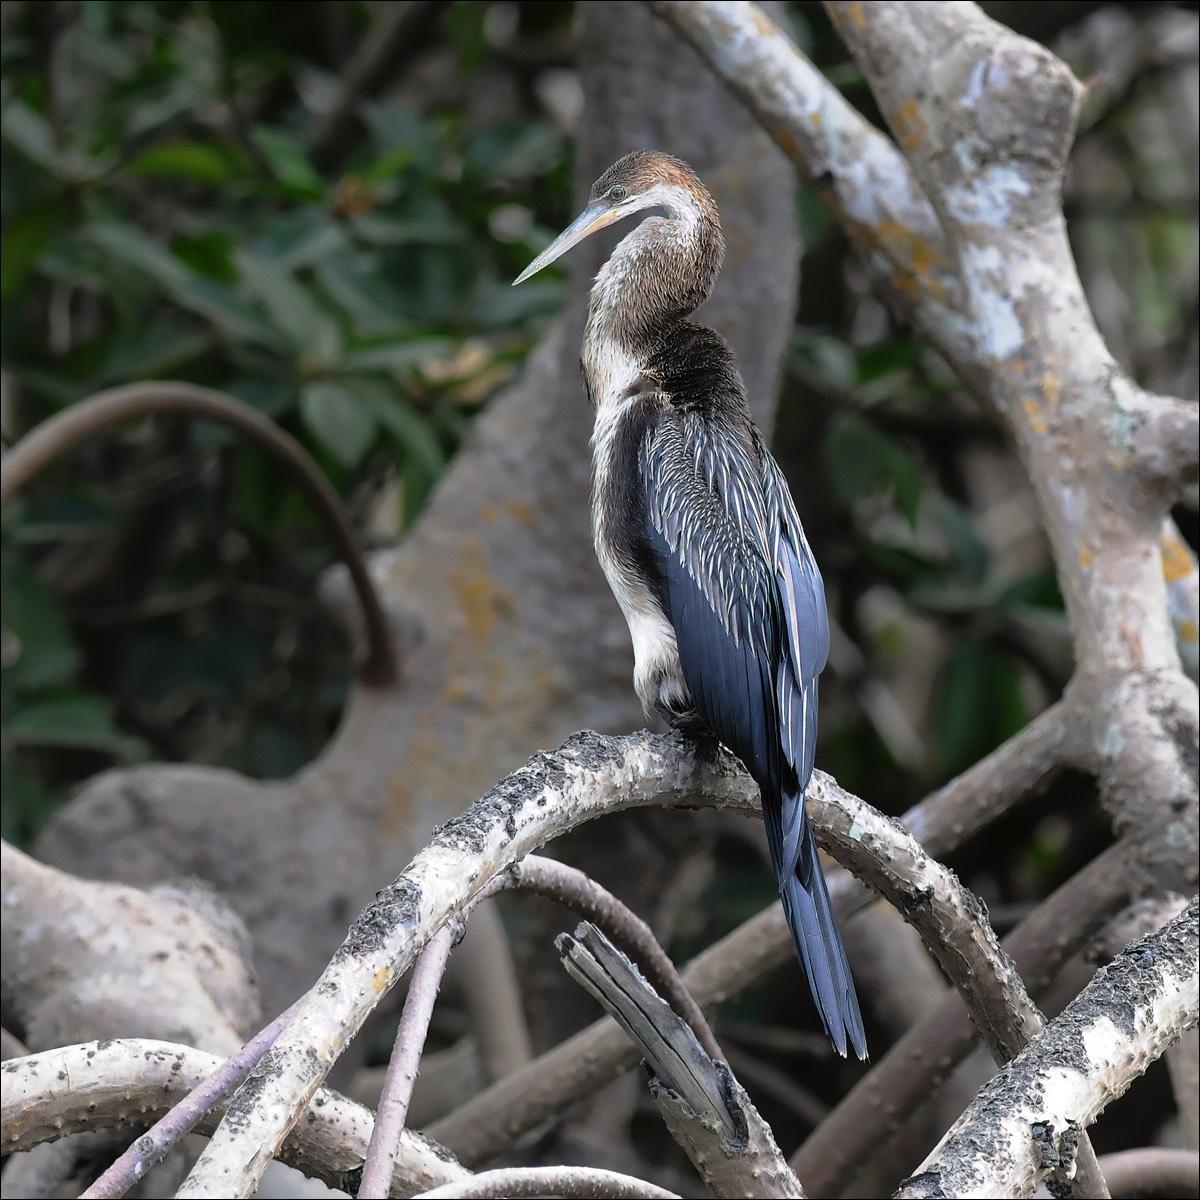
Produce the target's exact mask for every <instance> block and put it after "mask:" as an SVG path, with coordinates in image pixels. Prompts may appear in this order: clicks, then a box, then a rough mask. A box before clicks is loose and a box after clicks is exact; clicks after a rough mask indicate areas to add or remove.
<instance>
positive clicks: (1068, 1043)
mask: <svg viewBox="0 0 1200 1200" xmlns="http://www.w3.org/2000/svg"><path fill="white" fill-rule="evenodd" d="M1197 904H1198V898H1197V897H1193V898H1192V900H1191V903H1189V904H1188V906H1187V908H1186V909H1185V910H1184V911H1183V912H1182V913H1180V914H1179V915H1178V916H1177V917H1174V918H1173V919H1172V920H1170V921H1168V922H1167V924H1166V925H1164V926H1163V927H1162V929H1160V930H1158V931H1157V932H1155V933H1152V934H1148V935H1147V936H1146V937H1143V938H1139V939H1138V940H1137V941H1135V942H1132V943H1131V944H1130V945H1129V946H1128V947H1127V948H1126V949H1125V950H1124V951H1123V952H1122V953H1121V954H1119V955H1118V956H1117V957H1116V958H1115V959H1114V960H1113V961H1112V962H1111V963H1110V964H1109V965H1108V966H1107V967H1105V968H1104V969H1103V970H1102V971H1098V972H1097V973H1096V975H1095V977H1094V978H1093V980H1092V982H1091V983H1089V984H1088V986H1087V987H1086V988H1084V990H1083V991H1082V992H1081V993H1080V994H1079V996H1077V997H1076V998H1075V999H1074V1000H1073V1001H1072V1002H1071V1003H1070V1004H1069V1005H1068V1006H1067V1008H1066V1009H1065V1010H1064V1011H1063V1012H1062V1014H1061V1015H1060V1016H1058V1017H1056V1018H1055V1019H1054V1020H1053V1021H1052V1022H1051V1023H1050V1024H1049V1025H1048V1026H1047V1027H1046V1029H1045V1031H1044V1032H1043V1033H1042V1034H1041V1036H1040V1037H1038V1038H1037V1040H1036V1041H1034V1042H1033V1043H1031V1044H1030V1045H1029V1046H1028V1047H1027V1048H1026V1049H1025V1050H1023V1051H1022V1052H1021V1054H1019V1055H1018V1056H1017V1057H1016V1058H1015V1059H1014V1060H1013V1061H1012V1062H1011V1063H1009V1064H1008V1065H1007V1066H1005V1067H1004V1068H1003V1069H1002V1070H1001V1071H1000V1073H999V1074H998V1075H997V1076H996V1077H995V1078H994V1079H991V1080H989V1081H988V1083H987V1084H985V1085H984V1087H983V1090H982V1091H981V1092H980V1093H979V1096H978V1097H977V1098H976V1100H975V1101H974V1103H972V1104H971V1106H970V1107H969V1108H968V1109H967V1111H966V1112H965V1113H963V1115H962V1116H961V1117H959V1119H958V1120H957V1121H956V1122H955V1123H954V1125H953V1126H952V1127H951V1129H950V1131H949V1132H948V1133H947V1134H946V1136H945V1137H944V1138H943V1139H942V1140H941V1142H940V1143H939V1144H938V1146H937V1147H936V1148H935V1149H934V1151H933V1153H932V1154H930V1156H929V1157H928V1158H927V1159H926V1160H925V1162H924V1163H922V1164H921V1166H920V1167H919V1168H918V1170H917V1172H916V1173H915V1174H914V1175H913V1177H912V1178H911V1179H909V1180H908V1181H907V1182H906V1183H905V1185H904V1186H903V1187H901V1188H900V1190H899V1191H898V1192H896V1193H895V1195H896V1197H897V1200H917V1198H918V1197H925V1196H929V1195H931V1194H937V1195H943V1196H961V1197H968V1196H994V1197H1004V1196H1012V1197H1016V1196H1028V1195H1030V1194H1031V1192H1032V1189H1033V1188H1034V1187H1035V1186H1036V1185H1037V1184H1038V1183H1039V1182H1040V1181H1041V1180H1042V1179H1043V1178H1045V1177H1046V1175H1048V1174H1049V1173H1050V1172H1051V1171H1053V1170H1055V1169H1057V1168H1059V1167H1068V1168H1069V1166H1070V1164H1071V1161H1072V1160H1073V1158H1074V1155H1075V1147H1076V1145H1077V1142H1078V1138H1079V1135H1080V1133H1081V1132H1082V1131H1083V1130H1085V1129H1086V1128H1087V1127H1088V1125H1090V1124H1091V1123H1092V1122H1093V1121H1094V1120H1095V1119H1096V1117H1097V1116H1099V1115H1100V1113H1101V1112H1103V1111H1104V1109H1105V1107H1106V1106H1107V1105H1109V1104H1110V1103H1112V1101H1113V1100H1115V1099H1117V1097H1119V1096H1120V1095H1122V1094H1123V1093H1124V1092H1125V1090H1126V1088H1128V1087H1129V1085H1130V1084H1131V1083H1132V1082H1133V1081H1134V1080H1135V1079H1137V1078H1138V1077H1139V1076H1140V1075H1142V1074H1143V1073H1144V1072H1145V1070H1146V1065H1147V1063H1149V1062H1152V1061H1153V1060H1154V1059H1156V1058H1158V1057H1159V1055H1161V1054H1162V1053H1163V1051H1164V1050H1166V1049H1167V1047H1168V1046H1170V1045H1171V1043H1172V1042H1174V1041H1175V1039H1176V1038H1178V1037H1179V1035H1180V1034H1181V1033H1182V1032H1183V1031H1184V1030H1185V1029H1189V1028H1191V1027H1192V1026H1194V1025H1195V1024H1196V1022H1197V1020H1198V1019H1200V980H1198V978H1197V975H1196V953H1197V949H1198V946H1200V928H1198V925H1197V912H1198V909H1197ZM931 1186H933V1187H936V1188H937V1192H936V1193H931V1192H930V1190H929V1189H930V1187H931Z"/></svg>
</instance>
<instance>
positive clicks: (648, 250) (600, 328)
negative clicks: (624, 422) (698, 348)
mask: <svg viewBox="0 0 1200 1200" xmlns="http://www.w3.org/2000/svg"><path fill="white" fill-rule="evenodd" d="M643 199H644V204H642V205H641V207H644V208H657V209H660V210H661V211H662V212H664V213H665V214H666V215H665V216H661V217H660V216H650V217H647V218H645V219H644V220H643V221H642V222H641V223H640V224H639V225H638V227H637V228H636V229H634V230H633V232H632V233H630V234H628V235H627V236H626V237H624V238H623V239H622V240H621V242H620V243H619V244H618V245H617V248H616V249H615V250H614V251H613V253H612V255H611V257H610V258H609V259H608V261H607V262H606V263H605V264H604V266H603V267H601V268H600V271H599V273H598V274H597V276H596V281H595V283H594V284H593V285H592V291H591V298H590V301H589V304H588V319H587V325H586V327H585V329H584V335H583V352H582V364H583V372H584V376H585V378H586V380H587V385H588V394H589V395H590V396H591V399H592V402H593V403H594V404H595V405H596V406H597V407H598V408H603V407H605V406H606V405H607V404H611V403H613V402H615V401H618V400H619V399H620V397H621V396H622V395H623V394H624V392H625V391H626V390H627V389H628V388H629V387H630V386H632V385H633V383H634V381H635V380H636V378H637V376H638V374H640V372H641V368H642V367H643V366H644V365H645V364H646V362H647V361H648V360H649V359H650V357H651V356H652V354H653V353H654V352H655V351H656V350H657V349H658V348H659V346H660V345H661V343H662V339H663V337H664V336H665V335H666V334H667V333H668V332H669V330H670V328H671V327H672V326H673V325H676V324H677V323H678V322H680V321H682V320H684V319H685V318H686V317H687V316H688V315H689V314H690V313H692V312H693V311H694V310H695V309H696V308H698V307H699V306H700V305H701V304H702V303H703V302H704V301H705V300H706V299H708V296H709V294H710V293H711V291H712V287H713V283H714V282H715V280H716V277H717V272H718V271H719V270H720V268H721V260H722V259H723V258H724V255H725V240H724V238H723V237H722V235H721V224H720V220H719V218H718V216H717V209H716V205H715V204H714V203H713V201H712V199H711V197H710V196H709V195H708V193H707V192H705V191H704V189H703V188H702V187H701V188H698V189H693V188H689V187H685V186H683V185H682V184H675V183H670V184H662V183H660V184H656V185H655V186H654V187H653V188H651V189H650V190H649V191H648V192H646V193H645V196H644V197H643ZM598 415H599V414H598Z"/></svg>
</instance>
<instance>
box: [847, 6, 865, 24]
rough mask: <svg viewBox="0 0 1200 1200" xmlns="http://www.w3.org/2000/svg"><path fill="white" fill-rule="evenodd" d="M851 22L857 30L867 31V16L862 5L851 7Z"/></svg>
mask: <svg viewBox="0 0 1200 1200" xmlns="http://www.w3.org/2000/svg"><path fill="white" fill-rule="evenodd" d="M850 21H851V23H852V24H853V26H854V28H855V29H866V27H867V14H866V13H865V12H864V11H863V6H862V5H861V4H852V5H850Z"/></svg>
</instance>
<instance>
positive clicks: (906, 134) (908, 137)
mask: <svg viewBox="0 0 1200 1200" xmlns="http://www.w3.org/2000/svg"><path fill="white" fill-rule="evenodd" d="M895 126H896V138H897V140H898V141H899V142H900V145H901V146H903V147H904V149H905V150H916V149H917V147H918V146H920V145H921V144H922V143H923V142H924V141H925V122H924V121H922V120H921V113H920V111H919V110H918V108H917V102H916V101H915V100H909V101H908V103H907V104H904V105H902V106H901V108H900V111H899V112H898V113H896V117H895Z"/></svg>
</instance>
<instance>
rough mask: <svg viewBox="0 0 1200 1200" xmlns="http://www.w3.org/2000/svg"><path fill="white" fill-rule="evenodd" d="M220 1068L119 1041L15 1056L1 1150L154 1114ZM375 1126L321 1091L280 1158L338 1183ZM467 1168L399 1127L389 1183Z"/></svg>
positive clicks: (150, 1044) (426, 1183)
mask: <svg viewBox="0 0 1200 1200" xmlns="http://www.w3.org/2000/svg"><path fill="white" fill-rule="evenodd" d="M220 1065H221V1059H220V1058H218V1057H216V1056H215V1055H212V1054H206V1053H205V1052H204V1051H202V1050H194V1049H192V1048H191V1047H190V1046H180V1045H177V1044H174V1043H171V1042H159V1041H147V1040H143V1039H126V1038H122V1039H113V1040H108V1041H105V1042H89V1043H84V1044H82V1045H78V1046H66V1047H63V1048H61V1049H58V1050H47V1051H45V1052H43V1053H41V1054H34V1055H30V1056H29V1057H28V1058H23V1059H13V1060H11V1061H10V1062H7V1063H5V1064H4V1067H3V1072H4V1075H3V1078H4V1092H3V1101H2V1103H0V1120H2V1122H3V1127H4V1131H5V1143H6V1144H5V1149H6V1150H25V1149H28V1148H29V1147H31V1146H36V1145H39V1144H42V1143H44V1142H49V1141H53V1140H54V1139H56V1138H60V1137H65V1136H67V1135H70V1134H73V1133H81V1132H84V1131H88V1130H97V1129H124V1128H129V1127H132V1126H136V1125H139V1124H142V1123H143V1122H145V1121H148V1120H153V1119H154V1118H155V1117H156V1116H157V1115H159V1114H160V1113H162V1112H164V1111H165V1110H167V1109H169V1108H171V1107H172V1106H173V1105H174V1104H176V1103H177V1102H178V1101H179V1100H180V1099H181V1098H182V1097H183V1096H184V1095H186V1094H187V1093H188V1092H189V1091H191V1090H192V1089H193V1088H195V1087H197V1086H199V1085H200V1084H201V1083H202V1082H203V1081H204V1080H205V1079H206V1078H207V1077H208V1076H209V1075H211V1074H212V1072H213V1071H215V1070H216V1069H217V1068H218V1067H219V1066H220ZM224 1108H225V1105H221V1106H220V1107H219V1108H218V1109H217V1110H216V1111H215V1112H214V1113H210V1114H208V1115H206V1116H205V1117H203V1118H202V1119H201V1120H200V1122H199V1124H198V1126H197V1128H198V1129H199V1130H200V1132H202V1133H211V1132H212V1131H213V1130H214V1129H215V1128H216V1125H217V1121H218V1119H219V1118H220V1115H221V1113H222V1112H223V1111H224ZM373 1125H374V1118H373V1117H372V1114H371V1112H370V1110H368V1109H366V1108H363V1107H362V1106H361V1105H358V1104H355V1103H353V1102H352V1101H350V1100H347V1099H346V1098H345V1097H343V1096H339V1095H338V1094H337V1093H336V1092H324V1091H322V1092H320V1093H318V1094H317V1096H316V1099H315V1102H314V1104H313V1105H312V1107H311V1108H309V1109H308V1111H307V1112H306V1113H305V1114H304V1120H303V1121H302V1122H301V1123H300V1125H299V1127H298V1128H297V1129H296V1130H295V1132H294V1133H292V1134H291V1135H290V1136H289V1137H288V1138H287V1139H286V1140H285V1142H284V1144H283V1148H282V1150H281V1152H280V1155H279V1157H280V1158H281V1159H282V1160H283V1161H284V1162H286V1163H289V1164H290V1165H291V1166H294V1167H296V1168H298V1169H299V1170H301V1171H303V1172H304V1173H305V1174H306V1175H312V1176H315V1177H317V1178H320V1179H323V1180H324V1181H325V1182H326V1183H328V1184H329V1185H330V1186H331V1187H339V1188H340V1187H342V1186H343V1183H344V1180H345V1177H346V1176H347V1175H348V1174H349V1173H350V1172H352V1171H355V1170H357V1168H358V1167H359V1166H361V1164H362V1161H363V1157H364V1156H365V1154H366V1150H367V1143H368V1141H369V1139H370V1136H371V1128H372V1126H373ZM468 1175H469V1172H467V1171H466V1170H464V1169H463V1168H462V1167H461V1166H460V1165H459V1164H458V1163H457V1162H455V1161H454V1159H453V1158H452V1157H451V1156H450V1155H449V1154H448V1153H447V1152H446V1151H445V1150H443V1149H442V1148H441V1147H440V1146H437V1145H436V1144H435V1143H433V1142H431V1141H429V1140H428V1139H427V1138H424V1137H422V1136H421V1135H420V1134H416V1133H411V1132H407V1131H406V1132H405V1133H404V1135H403V1139H402V1143H401V1153H400V1156H399V1158H398V1160H397V1164H396V1171H395V1174H394V1175H393V1177H392V1187H393V1189H395V1190H397V1191H401V1192H403V1194H406V1195H407V1194H411V1193H412V1192H413V1191H416V1190H419V1189H422V1188H430V1187H434V1186H437V1185H440V1184H443V1183H453V1182H454V1181H457V1180H463V1179H466V1178H467V1177H468Z"/></svg>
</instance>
